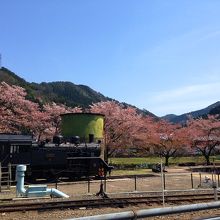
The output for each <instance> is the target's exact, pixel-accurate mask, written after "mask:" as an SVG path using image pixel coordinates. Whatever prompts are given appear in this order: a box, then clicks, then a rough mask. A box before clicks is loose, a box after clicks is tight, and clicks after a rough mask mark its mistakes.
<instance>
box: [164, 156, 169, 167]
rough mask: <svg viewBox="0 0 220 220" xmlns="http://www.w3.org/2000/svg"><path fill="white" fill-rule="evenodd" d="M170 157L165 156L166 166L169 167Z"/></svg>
mask: <svg viewBox="0 0 220 220" xmlns="http://www.w3.org/2000/svg"><path fill="white" fill-rule="evenodd" d="M169 158H170V157H169V156H167V155H166V156H165V166H169Z"/></svg>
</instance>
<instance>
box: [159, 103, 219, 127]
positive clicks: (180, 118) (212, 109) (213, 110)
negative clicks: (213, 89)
mask: <svg viewBox="0 0 220 220" xmlns="http://www.w3.org/2000/svg"><path fill="white" fill-rule="evenodd" d="M208 114H211V115H216V114H220V101H218V102H216V103H214V104H212V105H209V106H208V107H206V108H204V109H201V110H198V111H193V112H189V113H185V114H182V115H166V116H164V117H162V118H163V119H166V120H167V121H170V122H174V123H185V122H186V121H187V119H188V118H189V116H191V117H193V118H198V117H205V116H206V115H208Z"/></svg>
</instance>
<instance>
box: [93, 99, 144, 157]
mask: <svg viewBox="0 0 220 220" xmlns="http://www.w3.org/2000/svg"><path fill="white" fill-rule="evenodd" d="M90 111H91V112H92V113H101V114H104V115H105V147H106V160H107V158H108V157H109V156H112V155H113V154H114V153H115V152H116V151H118V150H119V149H123V147H129V146H133V140H134V134H135V132H136V130H137V127H138V123H139V122H140V119H141V116H140V115H138V114H137V112H136V110H135V109H134V108H131V107H125V106H123V105H121V104H118V103H116V102H114V101H106V102H99V103H96V104H93V105H91V106H90Z"/></svg>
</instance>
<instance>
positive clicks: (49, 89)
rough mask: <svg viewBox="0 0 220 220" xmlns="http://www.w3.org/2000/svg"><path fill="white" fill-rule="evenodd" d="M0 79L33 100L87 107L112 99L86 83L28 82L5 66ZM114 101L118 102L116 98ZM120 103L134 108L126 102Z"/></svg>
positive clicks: (148, 113) (143, 112)
mask: <svg viewBox="0 0 220 220" xmlns="http://www.w3.org/2000/svg"><path fill="white" fill-rule="evenodd" d="M2 81H5V82H6V83H8V84H9V85H18V86H21V87H23V88H25V89H26V91H27V93H28V98H29V99H30V100H32V101H35V102H43V103H44V102H56V103H60V104H65V105H67V106H70V107H75V106H79V107H82V108H87V107H88V106H89V105H91V104H92V103H96V102H100V101H108V100H109V101H111V100H113V99H111V98H109V97H106V96H104V95H102V94H101V93H99V92H96V91H95V90H93V89H91V88H90V87H88V86H86V85H76V84H74V83H72V82H49V83H46V82H42V83H40V84H38V83H34V82H32V83H29V82H27V81H25V80H24V79H22V78H21V77H19V76H17V75H16V74H15V73H13V72H12V71H10V70H8V69H7V68H5V67H2V68H1V69H0V82H2ZM115 101H116V102H118V101H117V100H115ZM122 104H123V105H125V106H131V107H134V108H136V107H135V106H132V105H130V104H127V103H122ZM136 109H137V111H138V112H139V113H142V114H145V115H151V116H154V115H153V114H152V113H151V112H149V111H147V110H145V109H144V110H141V109H138V108H136Z"/></svg>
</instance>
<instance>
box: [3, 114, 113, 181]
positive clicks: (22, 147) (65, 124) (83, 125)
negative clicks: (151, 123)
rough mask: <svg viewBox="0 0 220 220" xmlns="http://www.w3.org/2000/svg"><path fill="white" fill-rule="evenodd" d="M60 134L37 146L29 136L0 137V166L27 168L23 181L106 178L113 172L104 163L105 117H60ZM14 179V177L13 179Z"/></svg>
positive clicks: (74, 115)
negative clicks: (108, 173)
mask: <svg viewBox="0 0 220 220" xmlns="http://www.w3.org/2000/svg"><path fill="white" fill-rule="evenodd" d="M61 119H62V120H61V121H62V122H61V134H62V135H58V136H55V137H54V138H53V141H52V142H49V141H45V142H41V143H38V142H37V141H34V140H33V138H32V136H30V135H16V134H0V162H1V165H2V166H8V164H11V167H12V173H14V171H15V167H16V165H18V164H26V165H27V172H26V174H25V175H26V179H27V180H29V181H35V180H36V179H39V178H40V179H47V180H53V179H56V178H59V177H68V178H70V179H78V178H82V177H91V176H97V177H98V176H99V177H100V176H105V175H106V173H107V172H108V171H110V170H111V169H112V167H111V166H109V165H108V164H107V163H106V162H105V161H104V159H103V155H104V144H103V125H104V116H103V115H101V114H91V113H69V114H64V115H61ZM12 178H14V175H12Z"/></svg>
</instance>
